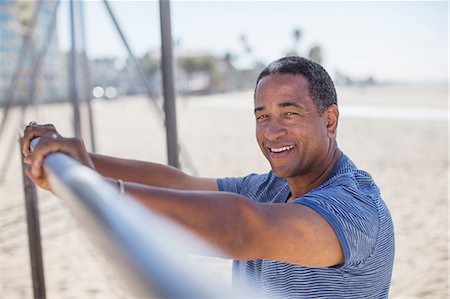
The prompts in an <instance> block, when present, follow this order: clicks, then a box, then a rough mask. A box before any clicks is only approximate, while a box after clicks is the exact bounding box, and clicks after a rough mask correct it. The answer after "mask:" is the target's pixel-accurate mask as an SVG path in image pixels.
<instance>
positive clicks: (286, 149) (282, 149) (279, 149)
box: [270, 145, 295, 153]
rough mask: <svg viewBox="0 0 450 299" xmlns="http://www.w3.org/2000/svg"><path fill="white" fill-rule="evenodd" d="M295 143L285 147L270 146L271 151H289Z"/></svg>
mask: <svg viewBox="0 0 450 299" xmlns="http://www.w3.org/2000/svg"><path fill="white" fill-rule="evenodd" d="M294 146H295V145H288V146H285V147H281V148H270V151H272V152H274V153H281V152H284V151H288V150H291V149H293V148H294Z"/></svg>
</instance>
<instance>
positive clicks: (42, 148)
mask: <svg viewBox="0 0 450 299" xmlns="http://www.w3.org/2000/svg"><path fill="white" fill-rule="evenodd" d="M36 137H39V138H40V141H39V143H38V145H37V146H36V148H34V149H33V151H31V149H30V142H31V140H32V139H33V138H36ZM22 151H23V154H24V162H25V163H26V164H29V165H31V169H29V168H27V169H26V170H25V174H26V175H27V176H28V177H29V178H30V179H31V180H32V181H33V182H34V183H35V184H36V185H38V186H39V187H41V188H43V189H46V190H50V185H49V183H48V181H47V176H46V173H45V171H44V169H43V165H44V159H45V157H46V156H47V155H48V154H50V153H52V152H62V153H65V154H67V155H68V156H70V157H72V158H73V159H75V160H77V161H79V162H81V163H82V164H84V165H86V166H88V167H90V168H92V169H94V170H95V167H94V163H93V162H92V160H91V158H90V156H89V153H88V152H87V151H86V148H85V146H84V143H83V140H81V139H79V138H64V137H62V136H61V135H59V134H58V132H57V131H56V129H55V127H54V126H53V125H38V124H36V123H30V125H28V126H27V127H26V128H25V131H24V136H23V139H22Z"/></svg>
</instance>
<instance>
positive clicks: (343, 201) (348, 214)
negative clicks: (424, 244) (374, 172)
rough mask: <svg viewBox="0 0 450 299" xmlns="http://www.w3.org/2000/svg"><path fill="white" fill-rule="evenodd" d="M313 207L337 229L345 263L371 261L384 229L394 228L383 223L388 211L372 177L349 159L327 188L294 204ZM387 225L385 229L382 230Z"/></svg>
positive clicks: (323, 187)
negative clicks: (381, 220) (384, 215)
mask: <svg viewBox="0 0 450 299" xmlns="http://www.w3.org/2000/svg"><path fill="white" fill-rule="evenodd" d="M294 202H295V203H298V204H302V205H305V206H308V207H309V208H312V209H313V210H315V211H316V212H317V213H319V214H320V215H321V216H322V217H323V218H324V219H325V220H327V221H328V222H329V223H330V224H331V226H332V227H333V228H334V230H335V232H336V234H337V236H338V238H339V240H340V243H341V247H342V249H343V251H344V255H345V263H346V264H351V263H361V262H362V261H364V260H365V259H366V258H368V257H369V256H370V255H371V253H372V251H373V249H374V247H375V245H376V242H377V239H378V236H379V232H380V230H386V231H390V233H391V234H392V235H393V228H392V225H390V224H389V223H387V222H383V223H381V222H380V219H381V217H382V215H383V214H385V213H386V212H387V213H388V211H387V207H386V206H385V204H384V202H383V200H382V198H381V196H380V191H379V189H378V187H377V185H376V184H375V182H374V181H373V179H372V177H371V176H370V175H369V174H368V173H367V172H365V171H361V170H359V169H357V168H356V166H355V165H354V164H353V163H352V162H351V161H350V160H348V161H347V162H346V163H344V164H343V165H341V167H340V169H338V170H337V171H336V173H335V174H334V175H333V176H332V177H331V178H330V179H329V180H328V181H327V182H325V183H324V184H323V185H321V186H320V187H318V188H316V189H314V190H312V191H311V192H309V193H308V194H306V195H304V196H303V197H301V198H298V199H296V200H295V201H294ZM381 226H383V227H381Z"/></svg>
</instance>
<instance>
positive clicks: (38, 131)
mask: <svg viewBox="0 0 450 299" xmlns="http://www.w3.org/2000/svg"><path fill="white" fill-rule="evenodd" d="M52 134H56V135H57V136H61V135H59V133H58V131H56V128H55V126H54V125H52V124H46V125H38V124H36V123H35V122H30V123H29V124H28V126H26V127H25V130H24V132H23V138H22V153H23V156H24V159H23V161H24V162H25V163H26V164H28V165H31V146H30V143H31V140H33V139H34V138H37V137H41V136H44V135H52Z"/></svg>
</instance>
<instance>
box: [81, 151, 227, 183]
mask: <svg viewBox="0 0 450 299" xmlns="http://www.w3.org/2000/svg"><path fill="white" fill-rule="evenodd" d="M89 156H90V157H91V159H92V162H93V163H94V165H95V170H96V171H97V172H99V173H100V174H101V175H103V176H105V177H109V178H113V179H121V180H124V181H129V182H135V183H140V184H144V185H148V186H156V187H163V188H171V189H178V190H209V191H217V190H218V187H217V180H216V179H210V178H201V177H195V176H190V175H188V174H186V173H184V172H183V171H181V170H179V169H177V168H175V167H172V166H168V165H163V164H158V163H152V162H145V161H138V160H130V159H122V158H115V157H110V156H104V155H99V154H92V153H90V154H89Z"/></svg>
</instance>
